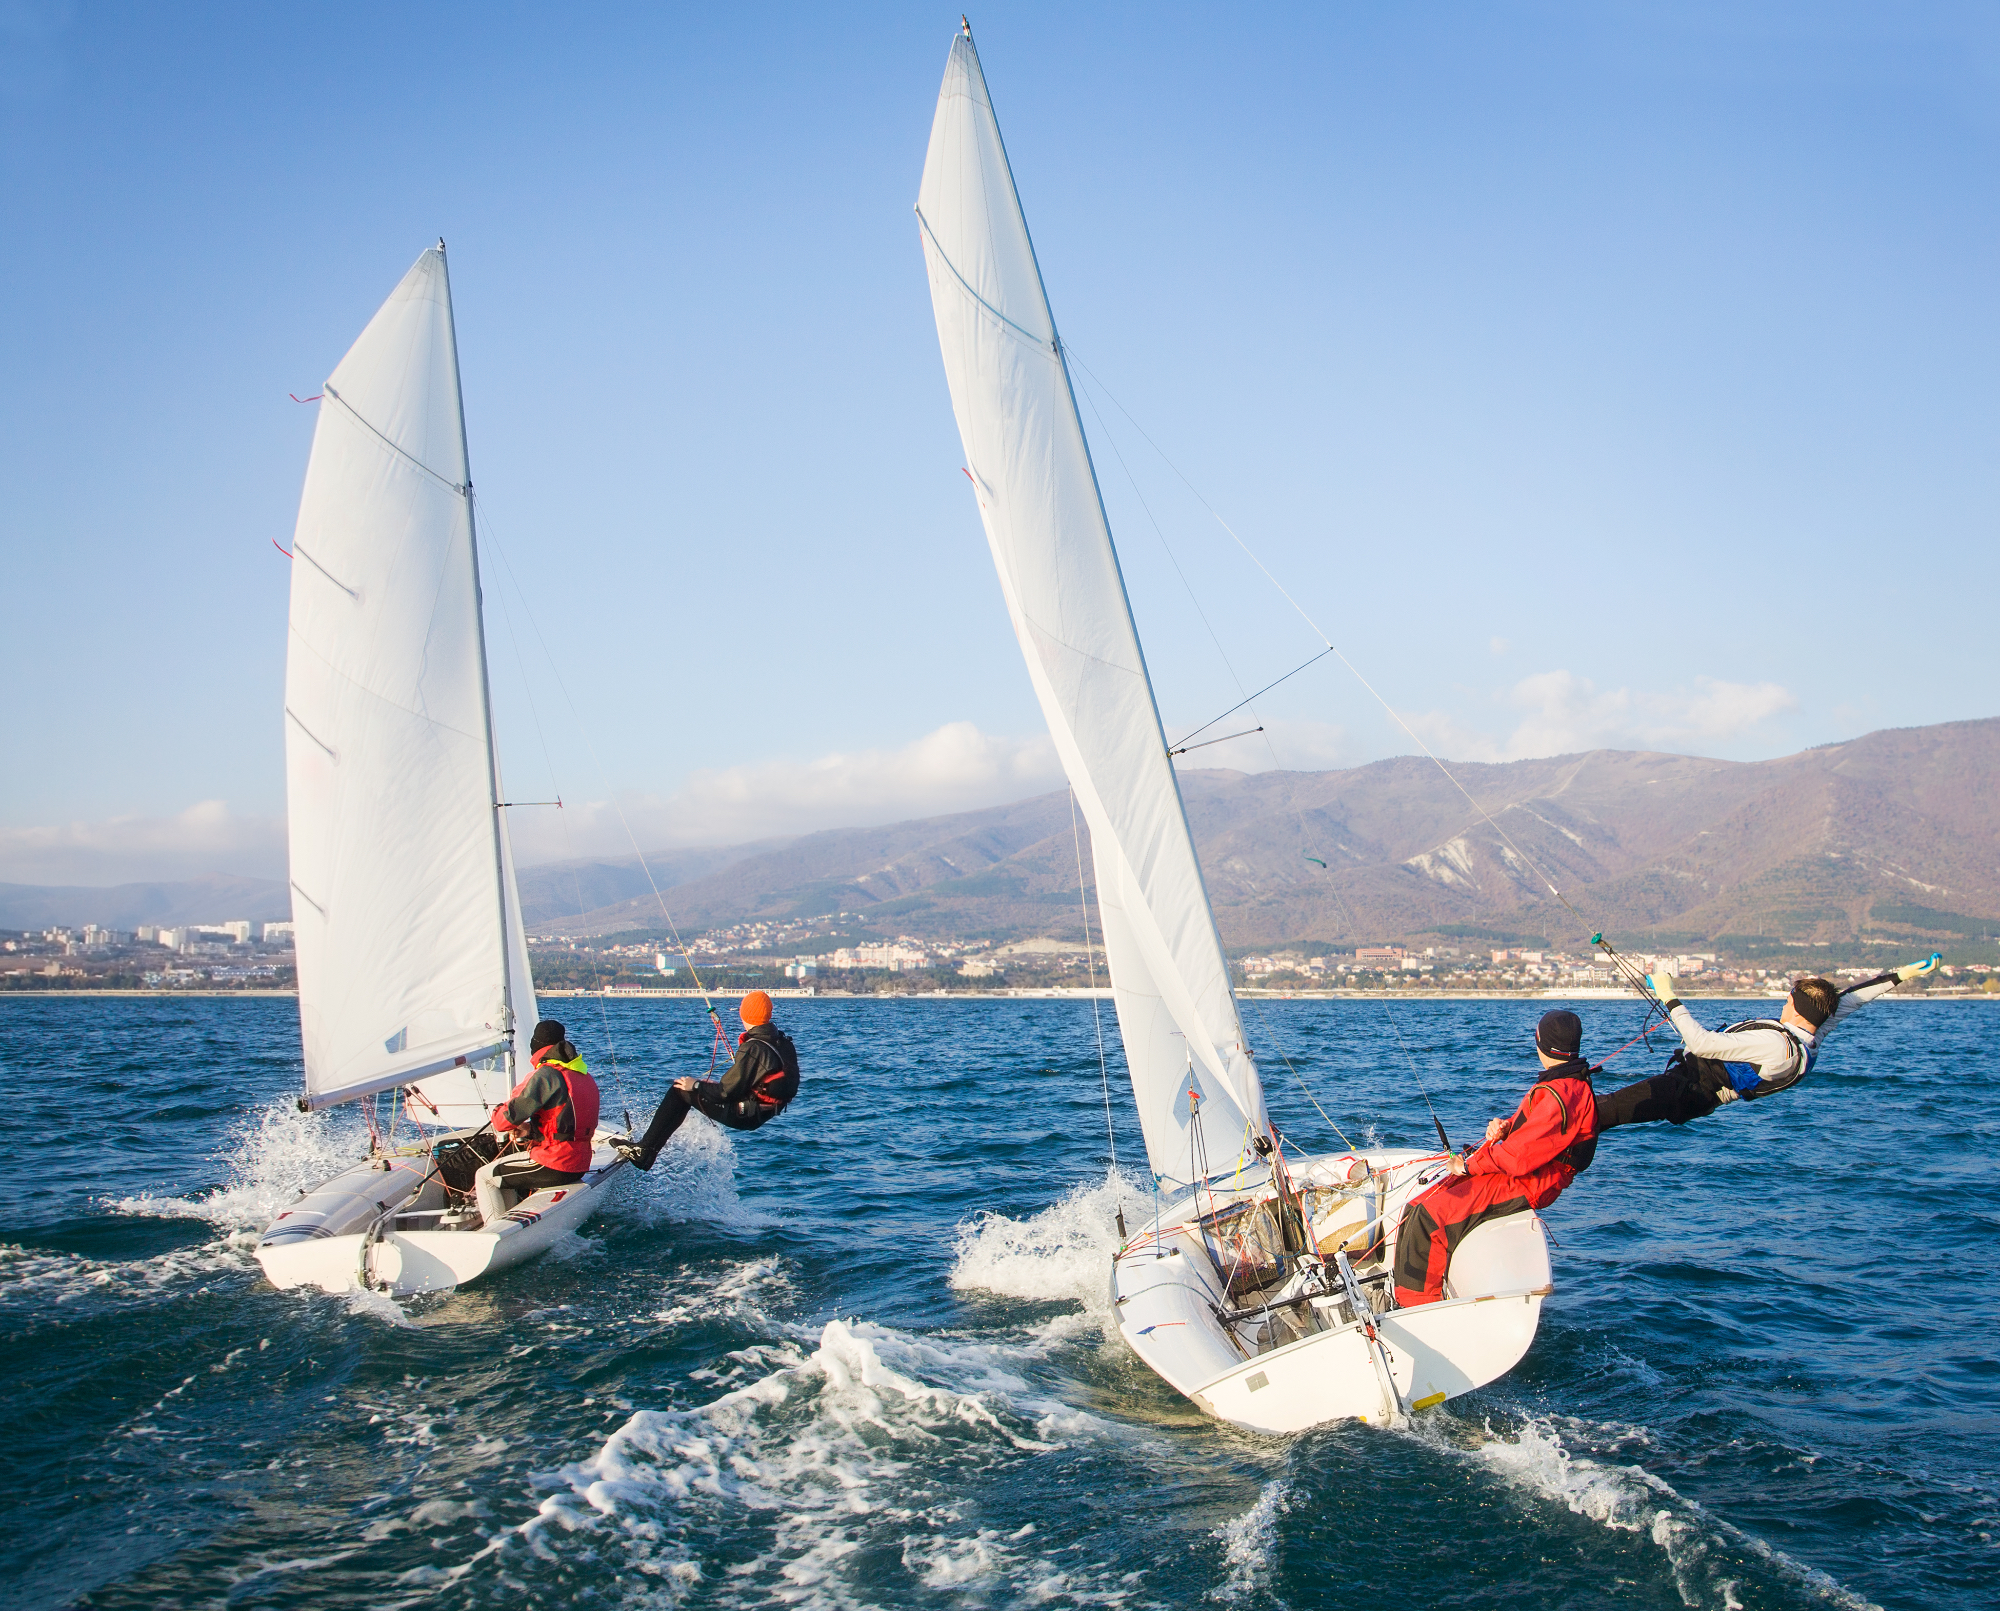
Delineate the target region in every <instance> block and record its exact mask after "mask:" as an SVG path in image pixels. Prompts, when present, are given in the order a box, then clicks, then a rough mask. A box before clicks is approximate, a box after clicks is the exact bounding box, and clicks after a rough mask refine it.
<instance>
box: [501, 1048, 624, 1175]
mask: <svg viewBox="0 0 2000 1611" xmlns="http://www.w3.org/2000/svg"><path fill="white" fill-rule="evenodd" d="M564 1045H567V1043H566V1042H565V1043H564ZM563 1049H564V1047H563V1046H545V1047H543V1048H542V1050H541V1051H539V1052H537V1053H536V1054H535V1067H534V1072H532V1073H531V1074H529V1076H528V1077H527V1078H526V1079H524V1080H523V1081H521V1083H520V1084H519V1085H517V1086H515V1087H514V1089H513V1091H512V1093H511V1094H510V1095H509V1097H508V1100H507V1101H506V1102H504V1103H502V1104H501V1105H500V1106H499V1107H498V1108H496V1109H494V1125H495V1128H496V1129H502V1130H506V1129H520V1130H523V1131H525V1132H526V1134H527V1135H528V1137H529V1138H530V1139H529V1145H528V1156H529V1157H530V1158H532V1159H534V1161H535V1162H536V1163H538V1164H541V1165H542V1166H543V1167H544V1168H548V1169H556V1170H560V1171H561V1172H562V1173H564V1174H568V1175H580V1174H582V1173H583V1172H584V1171H585V1170H587V1169H589V1168H590V1145H591V1138H592V1137H593V1136H595V1135H596V1134H597V1111H598V1093H597V1081H595V1080H594V1079H592V1078H591V1077H590V1071H589V1069H588V1068H587V1067H586V1066H585V1064H584V1061H583V1058H582V1057H581V1056H580V1055H573V1056H572V1057H571V1058H570V1059H569V1060H568V1061H564V1060H563V1059H562V1058H561V1057H560V1056H559V1055H558V1054H559V1053H560V1052H561V1051H562V1050H563ZM568 1049H569V1050H570V1051H571V1052H572V1053H575V1051H576V1048H575V1047H573V1046H571V1047H569V1048H568ZM550 1076H553V1077H554V1079H553V1082H552V1081H551V1080H550ZM531 1087H537V1089H535V1091H534V1093H533V1094H534V1096H535V1097H536V1099H537V1101H536V1108H535V1111H534V1114H533V1116H532V1117H531V1118H529V1119H528V1121H527V1122H526V1123H525V1124H519V1123H516V1122H514V1121H513V1120H511V1119H510V1118H509V1117H508V1114H507V1110H508V1108H509V1107H511V1106H512V1105H513V1103H514V1101H515V1100H516V1099H517V1098H520V1097H522V1096H524V1095H528V1094H529V1092H530V1088H531Z"/></svg>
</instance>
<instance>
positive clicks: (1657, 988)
mask: <svg viewBox="0 0 2000 1611" xmlns="http://www.w3.org/2000/svg"><path fill="white" fill-rule="evenodd" d="M1646 988H1647V989H1648V990H1650V991H1652V992H1653V994H1654V995H1655V996H1657V997H1658V998H1659V1000H1660V1002H1661V1003H1662V1005H1664V1004H1665V1003H1667V1002H1669V1001H1678V1000H1679V999H1680V994H1681V993H1680V987H1679V986H1678V985H1676V984H1675V983H1674V976H1673V975H1672V974H1671V973H1649V974H1647V975H1646Z"/></svg>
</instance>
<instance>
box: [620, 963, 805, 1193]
mask: <svg viewBox="0 0 2000 1611" xmlns="http://www.w3.org/2000/svg"><path fill="white" fill-rule="evenodd" d="M736 1016H737V1017H738V1018H739V1019H740V1020H741V1021H742V1024H743V1033H742V1034H740V1035H738V1036H737V1037H736V1047H737V1050H736V1061H735V1062H733V1063H731V1064H730V1065H729V1072H728V1073H726V1074H724V1075H723V1076H722V1078H721V1079H720V1080H697V1079H692V1078H689V1077H687V1076H683V1077H682V1078H680V1079H677V1080H675V1081H674V1083H673V1084H672V1085H671V1086H669V1087H668V1088H667V1094H666V1095H665V1096H664V1097H662V1098H661V1099H660V1105H659V1108H658V1109H657V1110H656V1111H655V1112H654V1114H653V1122H652V1123H651V1124H649V1125H647V1126H646V1133H645V1135H643V1136H642V1137H640V1139H639V1140H637V1141H632V1140H629V1139H627V1138H626V1137H624V1136H617V1137H614V1138H613V1140H612V1142H611V1145H612V1147H613V1148H614V1149H616V1151H617V1152H618V1153H619V1154H620V1156H622V1157H624V1158H626V1159H628V1160H629V1161H631V1162H632V1163H635V1164H637V1165H638V1166H639V1167H640V1168H641V1169H651V1168H652V1167H653V1160H654V1159H655V1158H657V1157H658V1156H659V1155H660V1149H661V1148H662V1147H664V1146H665V1145H666V1144H667V1138H668V1137H669V1136H671V1135H672V1134H673V1133H674V1132H675V1131H676V1130H678V1129H679V1128H680V1127H681V1120H683V1119H685V1118H686V1117H687V1116H688V1110H689V1109H690V1108H692V1109H693V1110H694V1111H695V1112H697V1113H700V1114H701V1115H703V1116H704V1117H705V1118H710V1119H713V1120H714V1121H715V1122H716V1123H717V1124H720V1125H725V1126H727V1127H728V1128H729V1129H731V1130H755V1129H757V1128H758V1127H759V1126H760V1125H765V1124H768V1123H770V1122H771V1120H773V1119H775V1118H776V1117H777V1116H778V1115H779V1114H780V1113H783V1112H784V1111H785V1108H786V1106H787V1104H789V1103H790V1102H791V1100H792V1098H793V1097H795V1096H797V1095H798V1094H799V1049H798V1047H796V1046H794V1045H793V1044H792V1037H791V1036H790V1035H787V1034H786V1033H785V1032H784V1031H783V1030H782V1029H780V1028H778V1026H777V1025H776V1024H774V1023H772V1022H771V998H770V997H769V996H767V995H766V994H765V993H764V992H763V991H761V990H753V991H751V992H750V993H749V994H748V995H747V996H745V997H744V998H743V1000H742V1001H741V1002H740V1003H738V1004H737V1008H736Z"/></svg>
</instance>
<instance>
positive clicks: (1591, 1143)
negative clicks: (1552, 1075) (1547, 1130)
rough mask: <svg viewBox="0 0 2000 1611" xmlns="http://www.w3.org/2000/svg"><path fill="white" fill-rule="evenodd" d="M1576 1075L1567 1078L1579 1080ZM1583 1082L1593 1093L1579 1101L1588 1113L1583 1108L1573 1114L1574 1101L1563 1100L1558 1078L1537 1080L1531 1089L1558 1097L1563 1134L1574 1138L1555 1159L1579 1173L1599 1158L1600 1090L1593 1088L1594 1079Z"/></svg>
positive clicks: (1556, 1101)
mask: <svg viewBox="0 0 2000 1611" xmlns="http://www.w3.org/2000/svg"><path fill="white" fill-rule="evenodd" d="M1577 1077H1578V1076H1576V1075H1574V1074H1566V1075H1564V1076H1563V1078H1564V1079H1576V1078H1577ZM1581 1083H1582V1085H1583V1088H1584V1090H1585V1091H1587V1092H1589V1093H1590V1101H1589V1102H1588V1103H1587V1104H1585V1103H1579V1104H1578V1107H1579V1109H1581V1108H1584V1107H1587V1108H1588V1109H1589V1111H1588V1112H1582V1111H1579V1112H1578V1113H1576V1114H1574V1115H1572V1114H1571V1113H1570V1104H1569V1103H1568V1102H1566V1101H1565V1100H1564V1099H1563V1094H1562V1090H1561V1087H1560V1085H1559V1084H1558V1082H1557V1081H1555V1080H1537V1081H1536V1082H1535V1084H1534V1086H1533V1087H1532V1088H1531V1089H1530V1090H1529V1092H1528V1094H1529V1095H1530V1096H1532V1095H1534V1093H1535V1092H1536V1091H1546V1092H1548V1094H1549V1095H1550V1096H1552V1097H1554V1098H1555V1103H1556V1110H1557V1112H1559V1113H1560V1114H1561V1115H1562V1133H1563V1134H1564V1135H1566V1136H1568V1137H1569V1138H1570V1142H1569V1145H1568V1146H1566V1147H1564V1148H1563V1150H1562V1151H1561V1152H1559V1153H1557V1154H1556V1156H1555V1161H1556V1162H1557V1163H1560V1164H1568V1165H1569V1166H1570V1168H1572V1169H1574V1170H1575V1171H1576V1172H1577V1173H1578V1174H1579V1175H1580V1174H1582V1173H1583V1172H1584V1170H1586V1169H1588V1168H1589V1167H1590V1166H1591V1164H1592V1162H1594V1161H1595V1159H1596V1157H1597V1093H1596V1092H1595V1091H1592V1090H1591V1089H1590V1080H1589V1079H1588V1077H1585V1078H1583V1080H1582V1082H1581Z"/></svg>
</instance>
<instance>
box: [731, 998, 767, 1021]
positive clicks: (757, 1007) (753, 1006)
mask: <svg viewBox="0 0 2000 1611" xmlns="http://www.w3.org/2000/svg"><path fill="white" fill-rule="evenodd" d="M736 1016H737V1017H738V1018H740V1019H742V1020H743V1022H744V1023H746V1024H750V1025H753V1026H754V1025H757V1024H768V1023H769V1022H770V1021H771V998H770V997H769V996H767V995H765V994H764V992H763V991H761V990H753V991H751V992H750V994H749V995H747V996H745V997H744V998H743V1000H742V1002H741V1004H740V1005H739V1006H738V1007H737V1009H736Z"/></svg>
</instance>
